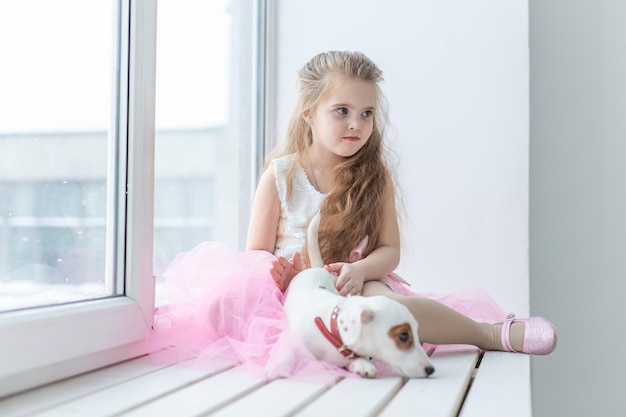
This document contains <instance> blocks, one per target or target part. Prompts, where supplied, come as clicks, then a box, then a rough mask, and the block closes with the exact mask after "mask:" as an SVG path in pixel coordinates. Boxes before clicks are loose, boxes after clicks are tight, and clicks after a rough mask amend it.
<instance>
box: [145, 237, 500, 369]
mask: <svg viewBox="0 0 626 417" xmlns="http://www.w3.org/2000/svg"><path fill="white" fill-rule="evenodd" d="M274 259H275V257H274V255H273V254H271V253H269V252H265V251H247V252H240V251H233V250H231V249H229V248H228V247H226V246H225V245H223V244H221V243H217V242H205V243H202V244H200V245H198V246H197V247H196V248H194V249H193V250H192V251H190V252H187V253H183V254H179V255H178V256H177V257H176V258H175V259H174V261H173V262H172V263H171V264H170V266H169V267H168V268H167V270H166V271H165V273H164V278H165V282H164V287H163V288H162V291H163V292H164V294H165V295H164V302H163V303H162V305H161V306H160V307H158V309H157V311H156V313H155V323H154V331H153V333H152V335H151V336H150V338H149V339H148V343H149V345H150V346H149V348H150V350H151V351H152V352H153V353H152V356H153V358H154V359H155V361H157V362H167V363H173V362H182V361H187V360H188V359H189V358H194V359H193V361H191V362H190V361H187V362H185V363H187V364H191V366H194V367H203V366H208V364H209V363H211V362H213V361H215V360H216V359H226V360H232V361H234V362H237V363H241V364H243V365H244V366H246V367H247V368H248V369H249V370H250V371H251V372H253V373H255V374H258V375H265V370H266V365H267V364H268V363H283V361H280V360H278V359H280V358H281V357H284V356H285V355H290V357H291V358H295V360H291V361H288V362H284V363H283V365H282V368H275V369H274V370H273V375H274V376H283V377H286V376H291V377H295V376H300V375H302V376H307V375H308V376H313V375H322V374H326V375H328V374H343V375H346V374H347V371H345V370H342V369H338V368H336V367H334V366H332V365H330V364H327V363H324V362H321V361H318V360H317V359H316V358H315V357H313V355H312V354H310V353H309V352H308V350H307V349H306V348H305V347H304V346H303V345H302V344H301V342H300V340H299V338H298V337H297V336H295V335H294V334H292V333H291V332H290V331H289V327H288V324H287V319H286V317H285V314H284V312H283V297H284V295H283V293H282V292H281V291H280V289H278V288H277V287H276V285H274V281H273V280H272V277H271V275H270V274H269V270H270V266H271V262H272V260H274ZM383 282H385V283H386V284H387V285H388V286H389V287H390V288H391V289H392V290H393V291H394V292H396V293H400V294H403V295H413V296H419V297H428V298H431V299H434V300H437V301H439V302H441V303H443V304H446V305H447V306H449V307H451V308H454V309H455V310H457V311H459V312H461V313H463V314H465V315H467V316H469V317H472V318H474V319H476V320H479V321H489V322H497V321H502V320H503V319H504V317H505V314H504V312H503V311H502V309H501V308H500V307H499V306H498V305H497V304H496V302H495V301H494V300H493V299H492V298H491V297H490V296H489V295H488V294H487V293H486V292H485V291H483V290H469V291H461V292H457V293H452V294H433V293H422V294H417V293H413V292H411V291H409V290H408V288H407V287H406V285H405V284H404V283H403V282H402V280H401V279H400V278H399V277H397V276H395V275H393V274H391V275H390V276H388V277H386V278H385V279H384V280H383Z"/></svg>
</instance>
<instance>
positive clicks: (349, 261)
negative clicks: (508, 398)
mask: <svg viewBox="0 0 626 417" xmlns="http://www.w3.org/2000/svg"><path fill="white" fill-rule="evenodd" d="M381 80H382V73H381V71H380V69H379V68H378V67H377V66H376V65H375V64H374V63H373V62H372V61H371V60H370V59H368V58H367V57H366V56H365V55H363V54H361V53H355V52H338V51H331V52H326V53H321V54H319V55H317V56H315V57H313V58H312V59H311V60H310V61H309V62H308V63H307V64H306V65H305V66H304V67H303V68H302V69H301V70H300V72H299V81H300V96H299V97H300V98H299V102H298V105H297V107H296V109H295V111H294V113H293V116H292V118H291V122H290V124H289V129H288V133H287V139H286V141H285V143H284V145H283V146H282V147H281V148H279V149H277V150H276V151H275V152H274V153H273V154H272V155H271V156H270V158H268V161H269V162H268V164H267V165H266V167H265V169H264V171H263V173H262V175H261V178H260V181H259V185H258V188H257V192H256V196H255V200H254V205H253V209H252V215H251V220H250V226H249V230H248V241H247V245H246V246H247V247H246V251H245V252H236V251H231V250H229V249H228V248H225V247H224V246H223V245H220V244H219V243H215V242H213V243H210V242H207V243H204V244H201V245H200V246H198V247H197V248H195V249H194V250H193V251H191V252H189V253H187V254H183V255H180V256H179V257H178V258H177V259H175V260H174V262H173V263H172V265H171V266H170V267H169V268H168V271H166V273H165V277H166V279H167V280H168V285H169V286H170V291H171V293H172V294H173V297H172V304H171V306H170V310H169V312H168V313H166V314H161V315H158V316H157V322H156V323H157V324H156V325H155V329H156V331H155V336H156V337H155V339H154V340H156V341H157V342H158V343H159V344H160V346H174V347H175V348H177V351H178V352H180V351H181V350H182V351H184V352H186V353H188V354H190V355H193V356H200V357H207V358H213V357H216V356H227V357H233V358H235V359H237V360H239V361H242V362H244V363H248V364H255V365H259V366H261V367H262V366H264V365H265V364H266V363H267V362H268V361H270V360H272V358H273V355H277V354H279V353H278V348H277V347H278V346H280V345H283V346H284V344H285V340H287V339H288V338H286V337H285V335H286V334H288V329H287V324H286V319H285V317H284V314H283V312H282V300H283V291H284V290H285V289H286V288H287V287H288V285H289V282H290V280H291V279H292V278H293V277H294V276H295V274H296V273H297V272H298V271H299V270H301V269H302V268H304V267H306V265H307V262H308V261H307V259H306V250H305V242H306V236H305V233H306V227H307V224H308V222H309V220H310V219H311V218H312V217H313V215H314V214H315V213H317V212H318V211H319V212H320V215H321V225H320V230H319V242H320V249H321V252H322V257H323V259H324V261H325V262H326V264H327V265H326V268H327V269H328V270H329V271H331V272H334V273H336V274H337V281H336V286H337V289H338V290H339V291H340V293H341V294H342V295H363V296H366V297H367V296H371V295H385V296H388V297H390V298H393V299H394V300H397V301H399V302H400V303H402V304H404V305H405V306H406V307H407V308H408V309H409V310H410V311H411V313H412V314H413V315H414V316H415V318H416V319H417V321H418V323H419V338H420V341H422V342H426V343H431V344H471V345H475V346H477V347H479V348H481V349H485V350H503V351H510V352H523V353H530V354H538V355H545V354H548V353H550V352H552V351H553V350H554V348H555V346H556V331H555V329H554V326H553V325H552V323H550V322H549V321H547V320H545V319H543V318H540V317H531V318H527V319H515V318H514V317H508V318H505V316H504V314H503V312H502V310H501V309H500V308H499V306H498V305H497V304H496V303H495V302H494V301H493V300H492V299H491V298H490V297H489V296H488V295H486V294H485V293H484V292H479V291H476V292H473V293H470V294H471V295H470V296H469V297H468V296H467V294H465V296H460V293H459V294H458V296H457V294H447V295H432V294H428V295H419V294H416V293H412V292H410V291H409V290H408V289H407V287H406V286H405V283H404V281H403V280H402V279H401V278H400V277H398V276H397V275H395V274H394V273H393V271H394V269H395V268H396V267H397V266H398V263H399V259H400V231H399V226H398V220H397V214H396V207H395V200H396V196H395V192H394V183H393V179H392V175H391V173H390V170H389V167H388V163H387V160H386V154H385V152H384V144H383V133H384V125H385V116H386V113H385V107H384V99H383V96H382V93H381V91H380V88H379V82H380V81H381ZM303 308H306V306H303ZM312 363H314V360H313V359H312V358H310V357H309V358H306V361H305V362H302V363H300V364H299V365H298V366H294V368H293V369H292V370H289V371H287V372H288V373H291V374H294V373H299V372H301V371H302V370H304V369H310V367H309V368H307V366H309V365H311V364H312Z"/></svg>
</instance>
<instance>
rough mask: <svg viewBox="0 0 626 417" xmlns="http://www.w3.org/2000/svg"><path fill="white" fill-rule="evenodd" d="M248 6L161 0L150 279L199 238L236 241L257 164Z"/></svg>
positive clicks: (216, 0)
mask: <svg viewBox="0 0 626 417" xmlns="http://www.w3.org/2000/svg"><path fill="white" fill-rule="evenodd" d="M255 7H256V6H255V2H252V1H230V0H160V1H159V10H158V22H157V78H156V118H155V123H156V143H155V202H154V243H155V247H154V254H155V265H154V266H155V268H154V269H155V276H156V278H157V283H159V282H162V280H163V272H164V270H165V269H166V268H167V265H168V264H169V263H170V262H171V261H172V260H173V259H174V257H175V256H176V255H177V254H178V253H181V252H186V251H189V250H191V249H193V247H194V246H196V245H197V244H199V243H201V242H203V241H219V242H223V243H225V244H227V245H228V246H230V247H231V248H233V249H240V250H241V249H243V247H244V244H245V242H244V237H245V232H246V230H245V229H246V227H247V218H248V216H249V214H248V213H249V200H250V194H251V192H250V191H251V184H250V183H251V180H252V177H253V175H254V174H253V172H256V171H255V170H256V168H255V167H254V166H252V165H251V153H252V152H254V150H252V149H251V143H252V142H253V134H252V132H251V127H250V126H251V117H252V103H253V101H254V94H253V91H252V89H251V88H250V83H251V81H252V77H253V72H254V70H255V68H254V67H253V65H252V56H253V49H252V48H253V46H252V45H253V44H252V40H253V35H252V32H253V30H254V25H253V24H252V16H253V13H254V8H255ZM158 294H159V293H158V290H157V303H158V302H159V300H158Z"/></svg>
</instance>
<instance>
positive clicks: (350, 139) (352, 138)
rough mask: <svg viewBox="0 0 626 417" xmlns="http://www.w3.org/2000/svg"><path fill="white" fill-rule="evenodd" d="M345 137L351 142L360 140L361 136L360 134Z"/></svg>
mask: <svg viewBox="0 0 626 417" xmlns="http://www.w3.org/2000/svg"><path fill="white" fill-rule="evenodd" d="M343 139H344V140H347V141H349V142H358V140H359V137H358V136H344V137H343Z"/></svg>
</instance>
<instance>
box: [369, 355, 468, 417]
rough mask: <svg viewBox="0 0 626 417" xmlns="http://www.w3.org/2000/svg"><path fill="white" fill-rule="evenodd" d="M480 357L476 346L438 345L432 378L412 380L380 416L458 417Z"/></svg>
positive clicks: (432, 357)
mask: <svg viewBox="0 0 626 417" xmlns="http://www.w3.org/2000/svg"><path fill="white" fill-rule="evenodd" d="M479 356H480V350H479V349H477V348H475V347H469V346H455V347H445V348H443V347H439V348H437V350H435V353H433V354H432V356H431V360H432V362H433V365H434V366H435V373H434V374H433V375H432V376H431V377H429V378H424V379H410V380H409V381H408V382H407V383H406V384H404V386H403V387H402V389H401V390H400V391H399V392H398V394H397V395H396V396H395V397H394V398H393V399H392V400H391V402H390V403H389V405H388V406H387V407H385V408H384V409H383V411H382V413H381V414H380V416H381V417H403V416H407V417H408V416H428V417H439V416H441V417H444V416H445V417H448V416H456V415H457V414H458V410H459V408H460V406H461V404H462V402H463V398H464V396H465V392H466V391H467V386H468V383H469V381H470V380H471V376H472V374H473V372H474V369H475V367H476V363H477V361H478V358H479Z"/></svg>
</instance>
